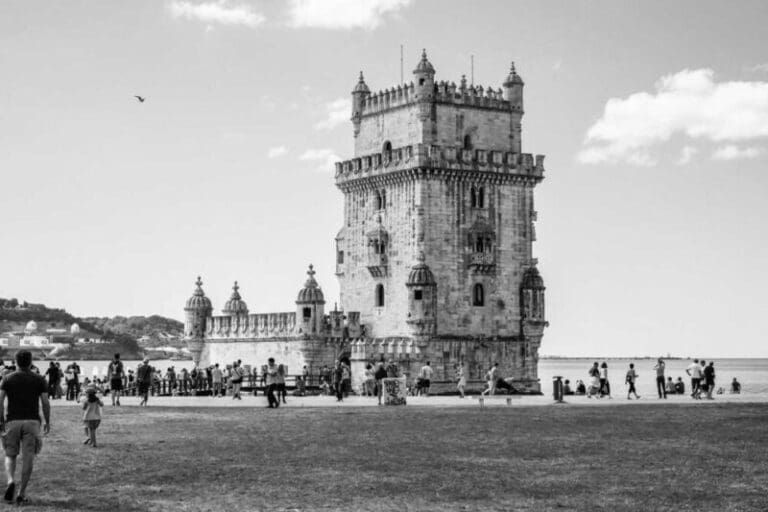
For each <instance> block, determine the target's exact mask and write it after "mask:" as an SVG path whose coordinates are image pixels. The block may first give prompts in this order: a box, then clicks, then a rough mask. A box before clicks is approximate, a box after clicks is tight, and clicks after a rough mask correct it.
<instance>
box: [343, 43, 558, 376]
mask: <svg viewBox="0 0 768 512" xmlns="http://www.w3.org/2000/svg"><path fill="white" fill-rule="evenodd" d="M522 117H523V80H522V79H521V78H520V76H519V75H518V74H517V72H516V71H515V67H514V64H513V65H512V67H511V70H510V72H509V74H508V76H507V77H506V79H505V80H504V82H503V89H502V88H498V89H494V88H492V87H488V88H483V87H482V86H471V85H468V84H467V81H466V79H465V78H464V77H462V79H461V81H460V83H459V85H458V86H457V85H456V84H455V83H453V82H451V83H448V82H444V81H439V82H438V81H436V80H435V68H434V67H433V66H432V64H431V63H430V62H429V60H428V58H427V55H426V52H423V53H422V56H421V59H420V60H419V62H418V64H417V66H416V68H415V69H414V71H413V82H411V83H409V84H404V85H401V86H397V87H392V88H390V89H385V90H384V91H380V92H378V93H375V94H374V93H371V91H370V89H369V87H368V85H367V84H366V83H365V80H364V78H363V74H362V73H360V77H359V80H358V83H357V85H356V86H355V88H354V90H353V91H352V117H351V120H352V124H353V136H354V148H355V149H354V152H355V153H354V157H353V158H352V159H351V160H348V161H345V162H340V163H338V164H337V166H336V185H337V187H338V188H339V189H340V190H341V191H342V192H343V194H344V226H343V227H342V229H341V231H340V232H339V234H338V235H337V237H336V244H337V268H336V275H337V276H338V278H339V281H340V288H341V296H340V300H341V306H342V308H343V309H344V310H346V311H359V312H360V314H361V317H360V323H361V324H362V325H364V326H365V328H366V333H365V334H366V336H367V337H368V338H369V339H371V340H372V346H373V348H366V346H364V345H365V344H363V345H360V344H358V345H357V346H355V347H354V350H356V351H357V352H356V353H357V355H358V357H360V358H363V357H369V358H375V356H376V351H377V349H376V348H375V347H376V344H377V340H382V342H380V343H379V344H381V343H383V341H384V340H387V341H386V343H390V342H391V340H394V339H398V338H399V339H402V340H403V343H402V345H403V346H405V347H410V346H411V345H409V343H415V347H414V350H410V349H408V348H407V349H406V350H405V352H404V353H403V354H401V357H403V358H405V360H404V361H403V363H402V364H405V366H406V367H411V369H413V368H415V367H417V366H418V365H420V364H422V362H423V360H424V359H430V360H431V361H432V365H433V367H434V368H435V369H436V371H437V378H438V379H439V378H444V379H449V378H452V371H453V366H454V365H456V364H461V365H465V368H466V370H467V372H468V375H469V377H470V379H481V378H482V374H483V372H484V370H485V369H487V368H488V367H489V366H490V365H491V364H492V363H493V362H499V363H500V364H501V366H502V370H503V373H505V375H506V376H508V377H512V378H514V379H515V380H516V381H518V382H519V383H520V385H521V387H524V388H526V389H527V390H530V391H538V390H539V385H538V376H537V373H536V366H537V362H538V348H539V344H540V342H541V336H542V334H543V330H544V327H546V325H547V324H546V321H545V319H544V286H543V281H542V280H541V276H540V275H539V273H538V271H537V270H536V263H537V262H536V260H535V259H534V258H533V254H532V246H533V241H534V240H535V231H534V225H533V224H534V221H535V220H536V212H535V210H534V206H533V190H534V187H535V186H536V184H537V183H539V182H540V181H541V180H542V179H543V173H544V157H543V156H541V155H539V156H536V157H535V159H534V157H533V156H532V155H530V154H524V153H522V152H521V147H522V144H521V133H522V130H521V123H522ZM382 346H383V345H382ZM381 350H382V351H383V349H381ZM390 351H391V352H392V353H394V354H396V353H397V351H396V350H395V351H392V349H390Z"/></svg>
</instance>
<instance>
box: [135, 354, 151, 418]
mask: <svg viewBox="0 0 768 512" xmlns="http://www.w3.org/2000/svg"><path fill="white" fill-rule="evenodd" d="M152 372H153V368H152V367H151V366H149V358H148V357H145V358H144V361H143V362H142V364H140V365H139V367H138V368H137V369H136V381H137V384H138V386H139V396H140V397H141V402H139V406H142V405H147V400H149V388H150V387H151V386H152Z"/></svg>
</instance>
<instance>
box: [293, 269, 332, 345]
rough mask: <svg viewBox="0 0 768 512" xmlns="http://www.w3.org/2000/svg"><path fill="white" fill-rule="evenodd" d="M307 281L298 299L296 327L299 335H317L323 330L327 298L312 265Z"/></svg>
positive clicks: (308, 271)
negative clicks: (316, 278)
mask: <svg viewBox="0 0 768 512" xmlns="http://www.w3.org/2000/svg"><path fill="white" fill-rule="evenodd" d="M307 276H308V277H307V280H306V281H305V282H304V288H302V289H301V290H299V295H298V297H297V298H296V326H297V329H298V330H299V334H304V335H311V334H317V333H319V332H321V330H322V327H323V325H322V322H323V318H324V316H325V311H324V308H325V297H324V296H323V290H322V289H321V288H320V286H319V285H318V284H317V281H316V280H315V269H314V267H313V266H312V265H311V264H310V265H309V270H307Z"/></svg>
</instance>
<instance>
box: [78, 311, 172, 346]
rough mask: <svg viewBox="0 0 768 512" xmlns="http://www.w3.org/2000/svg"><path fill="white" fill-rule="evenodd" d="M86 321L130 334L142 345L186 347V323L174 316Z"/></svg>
mask: <svg viewBox="0 0 768 512" xmlns="http://www.w3.org/2000/svg"><path fill="white" fill-rule="evenodd" d="M85 321H86V322H88V323H90V324H93V325H95V326H96V327H98V328H99V329H101V330H103V331H104V332H113V333H115V334H128V335H130V336H133V337H134V338H136V339H137V340H139V343H140V345H141V346H142V347H157V346H172V347H176V348H181V347H184V346H185V344H184V342H183V341H182V338H183V336H184V324H183V323H182V322H179V321H178V320H174V319H172V318H165V317H163V316H159V315H152V316H130V317H125V316H116V317H113V318H106V317H104V318H98V317H86V318H85Z"/></svg>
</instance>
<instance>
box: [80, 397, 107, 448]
mask: <svg viewBox="0 0 768 512" xmlns="http://www.w3.org/2000/svg"><path fill="white" fill-rule="evenodd" d="M102 407H104V403H102V401H101V400H99V397H98V395H97V394H96V387H95V386H88V388H87V389H86V390H85V396H84V397H83V423H84V424H85V435H86V436H88V437H86V439H85V441H84V442H83V444H90V445H91V447H93V448H96V429H97V428H99V424H100V423H101V408H102Z"/></svg>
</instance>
